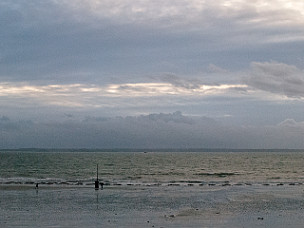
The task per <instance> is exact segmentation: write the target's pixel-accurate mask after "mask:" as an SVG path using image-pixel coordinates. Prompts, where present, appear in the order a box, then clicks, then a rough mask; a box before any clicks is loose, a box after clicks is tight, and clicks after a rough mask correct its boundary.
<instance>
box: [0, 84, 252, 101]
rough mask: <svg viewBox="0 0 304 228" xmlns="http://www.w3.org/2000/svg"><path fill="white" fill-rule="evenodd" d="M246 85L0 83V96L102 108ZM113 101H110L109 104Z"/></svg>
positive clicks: (215, 91) (225, 89) (200, 93)
mask: <svg viewBox="0 0 304 228" xmlns="http://www.w3.org/2000/svg"><path fill="white" fill-rule="evenodd" d="M246 87H247V86H246V85H242V84H239V85H233V84H222V85H202V84H198V85H196V86H195V87H186V86H183V85H176V84H172V83H125V84H109V85H106V86H98V85H86V84H70V85H45V86H38V85H23V84H20V85H16V84H10V83H1V84H0V97H8V98H11V99H34V100H36V101H40V102H41V103H42V104H44V105H47V104H49V105H59V106H71V107H73V106H75V107H85V106H97V107H98V106H100V105H101V104H100V99H102V98H124V99H125V98H130V99H132V98H137V97H161V96H190V97H191V96H207V95H218V94H224V93H225V92H227V91H228V90H230V89H238V88H246ZM109 102H111V101H109Z"/></svg>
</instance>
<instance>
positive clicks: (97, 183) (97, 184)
mask: <svg viewBox="0 0 304 228" xmlns="http://www.w3.org/2000/svg"><path fill="white" fill-rule="evenodd" d="M98 189H99V180H98V164H97V179H96V181H95V190H98Z"/></svg>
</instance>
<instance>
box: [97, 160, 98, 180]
mask: <svg viewBox="0 0 304 228" xmlns="http://www.w3.org/2000/svg"><path fill="white" fill-rule="evenodd" d="M97 181H98V164H97Z"/></svg>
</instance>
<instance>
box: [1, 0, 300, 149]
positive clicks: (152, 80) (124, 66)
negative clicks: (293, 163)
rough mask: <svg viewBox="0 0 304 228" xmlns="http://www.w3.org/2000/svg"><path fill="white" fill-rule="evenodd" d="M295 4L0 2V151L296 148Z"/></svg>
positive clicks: (231, 0) (289, 0) (235, 0)
mask: <svg viewBox="0 0 304 228" xmlns="http://www.w3.org/2000/svg"><path fill="white" fill-rule="evenodd" d="M303 28H304V2H303V1H302V0H268V1H266V0H252V1H247V0H216V1H213V0H154V1H151V0H115V1H114V0H60V1H57V0H45V1H41V0H14V1H11V0H1V1H0V148H19V147H49V148H59V147H60V148H80V147H81V148H127V147H128V148H198V147H208V148H304V115H303V114H304V55H303V53H304V29H303Z"/></svg>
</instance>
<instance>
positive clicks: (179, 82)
mask: <svg viewBox="0 0 304 228" xmlns="http://www.w3.org/2000/svg"><path fill="white" fill-rule="evenodd" d="M160 80H161V81H163V82H168V83H170V84H172V85H173V86H176V87H181V88H185V89H189V90H192V89H198V88H199V87H200V84H202V82H201V81H200V80H198V79H184V78H181V77H179V76H177V75H174V74H165V75H163V76H162V77H160Z"/></svg>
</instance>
